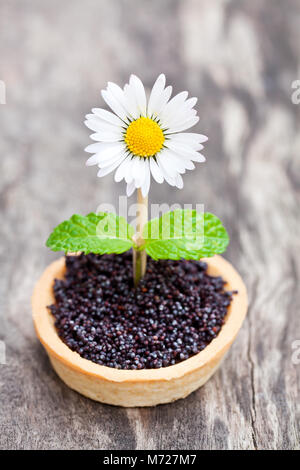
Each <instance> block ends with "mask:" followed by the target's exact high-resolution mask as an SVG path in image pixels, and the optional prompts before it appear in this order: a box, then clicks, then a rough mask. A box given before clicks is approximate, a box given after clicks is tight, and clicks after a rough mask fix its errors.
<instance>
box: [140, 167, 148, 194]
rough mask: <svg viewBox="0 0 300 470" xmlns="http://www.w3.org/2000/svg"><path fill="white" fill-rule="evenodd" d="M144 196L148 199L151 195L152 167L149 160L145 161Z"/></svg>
mask: <svg viewBox="0 0 300 470" xmlns="http://www.w3.org/2000/svg"><path fill="white" fill-rule="evenodd" d="M141 189H142V195H143V197H146V196H147V195H148V193H149V189H150V167H149V159H147V160H146V161H145V179H144V183H143V184H142V187H141Z"/></svg>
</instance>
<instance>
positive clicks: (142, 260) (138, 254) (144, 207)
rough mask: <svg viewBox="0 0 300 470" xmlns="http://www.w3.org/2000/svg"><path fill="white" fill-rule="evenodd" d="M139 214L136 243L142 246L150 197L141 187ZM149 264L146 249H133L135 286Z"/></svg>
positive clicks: (138, 191)
mask: <svg viewBox="0 0 300 470" xmlns="http://www.w3.org/2000/svg"><path fill="white" fill-rule="evenodd" d="M137 202H138V216H137V233H136V237H135V238H136V244H137V246H138V247H139V246H141V245H142V244H143V242H144V240H143V236H142V234H143V228H144V225H145V224H146V223H147V221H148V197H143V195H142V192H141V190H140V189H138V190H137ZM146 265H147V253H146V251H145V250H135V249H134V250H133V280H134V285H135V287H136V286H137V285H138V283H139V282H140V280H141V278H142V277H143V276H144V275H145V272H146Z"/></svg>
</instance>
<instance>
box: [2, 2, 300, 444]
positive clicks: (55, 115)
mask: <svg viewBox="0 0 300 470" xmlns="http://www.w3.org/2000/svg"><path fill="white" fill-rule="evenodd" d="M299 12H300V6H299V2H297V0H287V1H285V2H283V1H276V0H268V1H262V0H251V1H250V0H249V1H244V2H240V1H219V0H215V1H213V0H205V1H201V2H200V1H197V0H181V1H176V0H164V1H163V2H161V1H159V0H153V1H151V2H148V1H141V0H140V1H138V2H137V1H134V0H132V1H131V0H130V1H126V0H124V1H121V0H116V1H103V0H102V1H96V0H94V1H92V0H85V1H84V2H82V1H80V0H73V1H66V2H61V1H58V0H52V1H47V2H40V1H37V0H28V1H25V0H9V1H8V0H2V1H1V4H0V58H1V59H0V60H1V69H0V74H1V75H0V79H1V80H4V81H5V83H6V89H7V96H6V101H7V104H6V105H0V121H1V123H0V129H1V130H0V133H1V173H0V178H1V224H0V232H1V246H0V257H1V258H0V259H1V261H0V263H1V277H0V285H1V319H0V322H1V323H0V335H1V336H0V338H1V339H2V340H4V341H5V344H6V365H0V384H1V389H0V392H1V399H0V409H1V412H0V447H1V448H4V449H57V448H64V449H83V448H86V449H211V448H214V449H294V448H299V447H300V444H299V422H300V413H299V381H300V379H299V375H300V374H299V373H300V364H298V365H297V364H296V363H295V362H297V361H293V360H292V353H293V348H292V347H293V342H294V341H295V340H300V330H299V308H300V292H299V276H300V259H299V248H300V247H299V240H300V234H299V188H300V165H299V161H300V160H299V152H300V139H299V113H300V105H295V104H292V101H291V93H292V90H291V83H292V81H293V80H296V79H297V78H298V79H299V78H300V76H299V74H300V69H299V44H300V27H299ZM161 71H164V72H165V73H166V75H167V78H168V81H169V82H170V83H176V85H175V89H176V91H180V90H182V89H188V90H190V91H191V93H192V94H193V95H195V96H198V97H199V101H198V109H199V113H200V117H201V121H200V124H199V125H198V126H197V130H198V131H202V132H204V133H205V134H207V135H208V136H209V137H210V140H209V143H208V145H207V150H206V155H207V163H206V164H205V165H198V167H197V170H195V171H194V172H190V173H189V174H187V175H185V177H184V181H185V188H184V190H182V191H179V190H174V189H171V188H170V187H169V186H167V185H165V186H156V187H154V185H153V190H152V193H151V202H181V203H187V202H192V203H199V202H200V203H204V204H205V207H206V209H208V210H211V211H213V212H215V213H216V214H218V215H219V216H220V217H221V218H222V219H223V220H224V222H225V225H226V226H227V227H228V228H229V231H230V235H231V244H230V248H229V250H228V252H227V254H226V257H227V258H228V259H229V260H230V261H232V262H233V264H234V265H235V266H236V267H237V268H238V269H239V271H240V272H241V274H242V275H243V277H244V279H245V282H246V284H247V286H248V289H249V296H250V309H249V315H248V318H247V320H246V322H245V324H244V326H243V328H242V330H241V332H240V334H239V336H238V338H237V340H236V343H235V344H234V346H233V348H232V349H231V351H230V353H229V355H228V356H227V359H226V360H225V362H224V364H223V366H222V368H221V369H220V371H219V372H218V373H217V374H216V375H215V376H214V377H213V378H212V379H211V380H210V381H209V383H207V385H205V386H204V387H203V388H202V389H200V390H198V391H197V392H195V393H193V394H192V395H191V396H190V397H188V398H186V399H185V400H181V401H178V402H176V403H173V404H170V405H165V406H159V407H156V408H153V409H150V408H149V409H130V410H126V409H121V408H115V407H110V406H104V405H101V404H98V403H94V402H92V401H90V400H88V399H85V398H83V397H81V396H80V395H78V394H77V393H75V392H73V391H71V390H69V389H68V388H67V387H66V386H65V385H64V384H63V383H62V382H61V381H60V380H59V379H58V378H57V376H56V375H55V373H54V372H53V370H52V369H51V367H50V365H49V362H48V359H47V357H46V354H45V353H44V351H43V349H42V347H41V346H40V344H39V343H38V341H37V339H36V337H35V334H34V331H33V326H32V321H31V309H30V295H31V291H32V288H33V285H34V282H35V281H36V279H37V278H38V276H39V275H40V274H41V272H42V271H43V269H44V268H45V266H46V265H47V264H48V263H49V262H50V261H51V260H53V259H54V258H55V257H56V255H54V254H51V253H50V252H49V251H48V250H47V249H46V248H45V247H44V242H45V239H46V237H47V235H48V234H49V232H50V230H51V229H52V227H53V226H54V225H55V224H57V223H58V222H60V221H61V220H62V219H64V218H66V217H68V216H70V214H72V213H74V212H79V213H87V212H88V211H91V210H95V209H96V207H97V206H98V204H99V203H100V202H103V201H105V202H112V203H113V204H116V202H117V198H118V195H119V194H124V186H122V184H118V185H116V184H115V183H113V182H112V181H113V180H112V178H111V177H110V176H108V177H106V178H105V179H102V180H98V179H97V178H96V174H95V169H94V168H90V169H85V167H84V162H85V159H86V155H85V154H84V152H83V148H84V147H85V146H86V145H87V144H88V141H89V139H88V132H87V130H86V129H85V128H84V126H83V124H82V121H83V117H84V115H85V113H87V112H88V111H89V110H90V108H91V107H93V106H95V105H96V104H97V103H99V104H100V96H99V90H100V88H101V87H103V86H104V84H105V83H106V82H107V81H108V80H112V81H116V82H120V83H123V82H124V81H125V80H126V79H127V77H128V75H129V74H130V73H131V72H134V73H136V74H138V75H139V76H141V78H142V79H143V80H144V81H145V82H146V84H147V85H148V86H150V85H151V84H152V83H153V80H154V79H155V77H156V76H157V75H158V74H159V73H160V72H161ZM298 357H299V356H298ZM293 362H294V363H293Z"/></svg>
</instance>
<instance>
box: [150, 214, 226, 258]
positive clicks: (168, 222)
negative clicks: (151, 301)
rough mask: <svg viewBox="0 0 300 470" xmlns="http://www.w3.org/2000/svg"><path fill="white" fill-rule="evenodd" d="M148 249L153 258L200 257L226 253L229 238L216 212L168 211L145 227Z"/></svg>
mask: <svg viewBox="0 0 300 470" xmlns="http://www.w3.org/2000/svg"><path fill="white" fill-rule="evenodd" d="M143 238H144V240H145V249H146V252H147V253H148V255H149V256H151V258H153V259H156V260H157V259H174V260H175V259H181V258H184V259H195V260H197V259H200V258H204V257H210V256H213V255H214V254H216V253H223V252H224V251H225V249H226V247H227V245H228V242H229V237H228V234H227V232H226V230H225V228H224V227H223V225H222V223H221V221H220V220H219V219H218V218H217V217H216V216H215V215H213V214H210V213H199V212H196V211H195V210H181V209H177V210H175V211H170V212H167V213H166V214H163V215H162V217H160V218H159V219H158V218H157V219H153V220H150V221H149V222H148V223H147V224H146V225H145V227H144V231H143Z"/></svg>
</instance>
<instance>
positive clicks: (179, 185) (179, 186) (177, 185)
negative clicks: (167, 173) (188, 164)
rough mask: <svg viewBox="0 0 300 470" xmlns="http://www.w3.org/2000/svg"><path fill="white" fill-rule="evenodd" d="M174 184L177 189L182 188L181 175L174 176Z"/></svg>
mask: <svg viewBox="0 0 300 470" xmlns="http://www.w3.org/2000/svg"><path fill="white" fill-rule="evenodd" d="M175 185H176V187H177V188H178V189H182V188H183V179H182V177H181V175H177V176H176V179H175Z"/></svg>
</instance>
